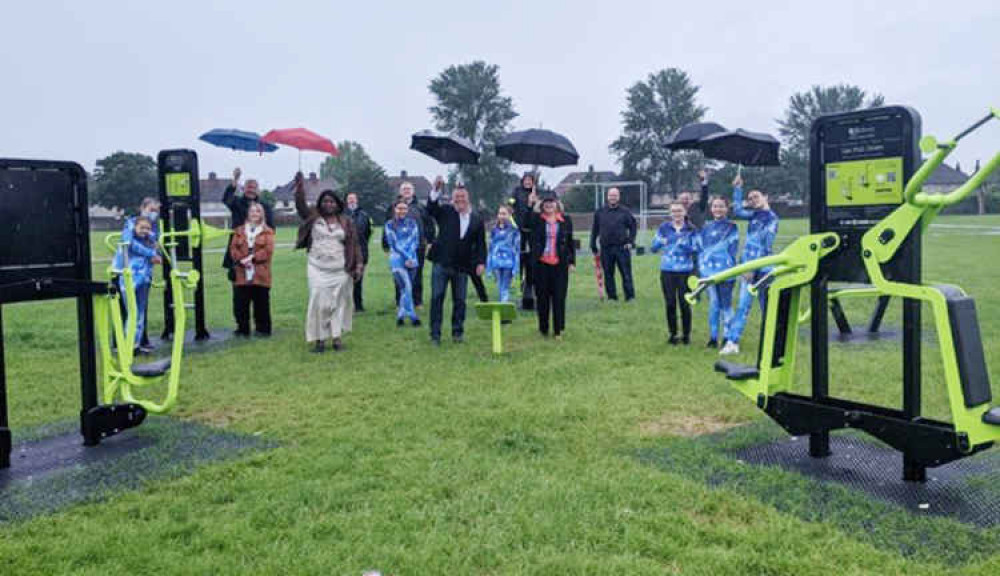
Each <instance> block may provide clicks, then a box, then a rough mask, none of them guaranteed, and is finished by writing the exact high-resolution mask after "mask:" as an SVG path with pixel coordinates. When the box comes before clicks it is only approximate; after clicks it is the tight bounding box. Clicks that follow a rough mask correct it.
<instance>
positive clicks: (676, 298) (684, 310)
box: [660, 270, 691, 337]
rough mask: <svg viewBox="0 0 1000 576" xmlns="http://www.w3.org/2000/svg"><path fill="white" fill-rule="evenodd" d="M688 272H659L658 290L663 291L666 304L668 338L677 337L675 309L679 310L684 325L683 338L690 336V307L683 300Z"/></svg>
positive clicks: (686, 290) (686, 291) (686, 288)
mask: <svg viewBox="0 0 1000 576" xmlns="http://www.w3.org/2000/svg"><path fill="white" fill-rule="evenodd" d="M690 275H691V273H690V272H664V271H662V270H661V271H660V289H662V290H663V300H664V301H665V302H666V304H667V329H668V330H669V331H670V336H677V308H678V307H680V309H681V322H682V323H683V325H684V336H685V337H689V336H691V305H690V304H688V303H687V300H685V299H684V295H685V294H687V293H688V286H687V279H688V276H690Z"/></svg>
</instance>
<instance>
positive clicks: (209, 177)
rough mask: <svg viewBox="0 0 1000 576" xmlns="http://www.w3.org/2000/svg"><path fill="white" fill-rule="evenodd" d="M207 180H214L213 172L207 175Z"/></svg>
mask: <svg viewBox="0 0 1000 576" xmlns="http://www.w3.org/2000/svg"><path fill="white" fill-rule="evenodd" d="M208 179H209V180H215V172H209V173H208Z"/></svg>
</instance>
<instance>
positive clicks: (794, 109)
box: [91, 61, 1000, 214]
mask: <svg viewBox="0 0 1000 576" xmlns="http://www.w3.org/2000/svg"><path fill="white" fill-rule="evenodd" d="M428 90H429V91H430V93H431V95H432V96H433V98H434V104H433V105H432V106H430V108H429V109H428V112H429V114H430V118H431V121H432V123H433V125H434V127H435V128H436V129H438V130H441V131H445V132H454V133H456V134H458V135H460V136H463V137H465V138H468V139H469V140H471V141H473V142H475V143H476V144H477V145H479V146H480V148H481V149H482V155H481V156H480V161H479V164H478V165H476V166H458V167H455V168H452V170H451V171H450V173H449V180H450V181H451V182H452V183H454V182H455V181H457V180H459V179H461V180H462V181H464V182H465V183H466V184H467V185H468V186H469V187H470V188H471V189H472V190H475V191H476V196H477V198H478V200H479V202H480V203H481V204H482V205H483V206H496V205H498V204H499V203H501V202H502V201H503V200H504V198H505V197H506V195H507V194H508V192H509V190H510V189H511V187H512V186H513V185H514V183H515V182H517V181H518V179H519V176H520V175H519V174H517V173H516V172H514V170H513V166H512V165H511V163H510V162H509V161H507V160H505V159H503V158H500V157H498V156H496V154H495V153H494V151H493V146H492V145H493V143H495V142H496V141H498V140H499V139H500V138H501V137H502V136H503V135H504V134H506V133H507V132H509V131H511V129H512V127H513V121H514V120H515V119H516V118H517V117H518V113H517V111H516V109H515V107H514V100H513V98H511V97H510V96H507V95H505V94H504V92H503V90H502V87H501V84H500V72H499V67H497V66H496V65H492V64H487V63H486V62H483V61H475V62H471V63H468V64H460V65H453V66H449V67H448V68H446V69H445V70H443V71H442V72H441V73H440V74H438V75H437V76H436V77H434V78H433V79H432V80H431V81H430V83H429V84H428ZM700 90H701V87H700V86H698V85H697V84H695V82H694V81H693V80H692V78H691V77H690V75H688V74H687V72H685V71H683V70H681V69H679V68H666V69H663V70H659V71H657V72H653V73H650V74H649V75H648V76H647V77H646V78H644V79H642V80H639V81H637V82H635V83H634V84H632V85H631V86H630V87H629V88H628V89H627V90H626V99H625V107H624V109H623V110H622V112H621V123H622V131H621V134H620V135H619V136H618V138H616V139H615V140H614V141H613V142H611V143H610V145H609V148H608V149H609V151H610V152H611V153H612V155H613V156H614V157H615V159H616V161H617V163H618V168H619V171H620V176H621V178H622V179H626V180H642V181H644V182H646V183H647V184H648V186H649V191H650V193H653V194H668V195H675V194H677V193H678V192H680V191H682V190H684V189H688V188H690V187H691V184H692V182H693V181H694V179H695V175H696V173H697V171H698V170H699V169H700V168H701V167H702V166H703V164H704V163H705V160H704V159H703V158H702V157H701V154H700V153H698V152H691V151H679V152H671V151H670V150H668V149H667V148H666V146H665V145H666V143H667V142H668V141H669V139H670V137H671V135H672V134H673V133H674V132H676V131H677V130H678V129H680V128H681V127H682V126H684V125H686V124H690V123H692V122H700V121H704V120H706V119H707V114H708V112H709V110H708V108H707V107H705V106H704V105H702V104H701V103H700V102H699V98H698V94H699V92H700ZM884 101H885V98H884V97H883V96H882V95H881V94H878V93H874V92H868V91H866V90H864V89H862V88H861V87H859V86H854V85H850V84H839V85H833V86H812V87H810V88H809V89H807V90H804V91H802V92H797V93H795V94H792V95H791V96H790V97H789V100H788V104H787V107H786V109H785V111H784V114H783V115H782V116H781V117H780V118H777V119H776V120H775V125H774V126H773V128H774V129H776V132H777V135H778V136H779V139H780V140H781V141H782V147H781V166H777V167H769V168H753V167H749V168H744V169H743V174H744V178H745V179H746V180H748V181H750V182H753V183H754V185H755V186H758V187H761V188H764V189H766V190H768V192H769V193H770V194H771V195H774V196H778V197H781V196H787V197H790V198H796V199H802V200H805V199H806V197H807V196H808V192H809V173H808V172H809V129H810V126H811V125H812V122H813V120H815V119H816V118H817V117H819V116H821V115H824V114H833V113H838V112H847V111H851V110H857V109H860V108H869V107H877V106H881V105H883V104H884ZM748 128H749V129H751V130H752V129H756V130H759V131H768V127H766V126H754V127H748ZM337 147H338V148H339V150H340V156H338V157H328V158H326V159H325V160H324V161H323V163H322V164H321V165H320V169H319V172H320V175H321V177H323V178H333V179H334V180H336V181H337V182H338V184H339V185H340V189H341V190H346V191H354V192H357V193H358V194H359V195H360V197H361V199H362V200H361V201H362V207H364V208H366V209H367V210H368V211H369V212H370V213H378V214H381V212H382V210H384V209H385V208H386V207H387V206H388V205H389V204H390V203H391V202H392V200H393V198H394V197H395V194H396V191H395V190H391V189H390V187H389V177H388V175H387V173H386V170H385V169H384V168H383V167H382V166H381V165H379V163H378V162H377V161H376V160H375V159H373V158H372V157H371V156H370V155H369V154H368V153H367V152H366V151H365V149H364V147H363V146H362V144H361V143H359V142H356V141H350V140H346V141H343V142H339V143H338V144H337ZM734 170H735V167H733V166H720V172H721V174H720V175H721V176H722V177H720V178H716V179H714V180H713V186H715V187H717V188H718V189H717V190H716V189H713V192H722V191H723V188H724V187H725V180H726V178H727V177H729V176H730V175H731V173H733V172H734ZM92 183H93V188H94V191H93V193H92V194H91V199H92V200H91V201H92V203H93V204H97V205H101V206H105V207H108V208H123V209H125V210H129V209H131V208H132V207H134V206H137V205H138V203H139V201H140V200H141V199H142V198H143V197H144V196H150V195H156V163H155V161H154V160H153V158H152V157H150V156H147V155H144V154H139V153H128V152H116V153H114V154H111V155H110V156H108V157H106V158H102V159H101V160H98V161H97V166H96V169H95V171H94V173H93V176H92ZM588 192H589V193H590V194H592V191H588ZM985 193H986V194H985V197H986V199H985V201H981V205H983V206H985V207H988V206H991V205H996V204H998V203H1000V180H998V179H994V180H993V181H992V182H991V183H990V184H989V185H988V190H986V191H985ZM265 197H266V195H265Z"/></svg>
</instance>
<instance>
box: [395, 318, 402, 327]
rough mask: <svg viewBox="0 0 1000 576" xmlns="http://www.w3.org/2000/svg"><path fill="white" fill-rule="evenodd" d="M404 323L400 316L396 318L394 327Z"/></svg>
mask: <svg viewBox="0 0 1000 576" xmlns="http://www.w3.org/2000/svg"><path fill="white" fill-rule="evenodd" d="M403 325H404V322H403V319H402V318H396V328H402V327H403Z"/></svg>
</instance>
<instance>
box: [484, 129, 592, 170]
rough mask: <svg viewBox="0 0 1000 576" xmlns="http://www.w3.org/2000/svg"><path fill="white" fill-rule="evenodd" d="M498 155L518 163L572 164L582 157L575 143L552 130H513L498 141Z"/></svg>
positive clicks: (543, 164)
mask: <svg viewBox="0 0 1000 576" xmlns="http://www.w3.org/2000/svg"><path fill="white" fill-rule="evenodd" d="M496 148H497V156H500V157H501V158H506V159H508V160H510V161H512V162H516V163H517V164H532V165H536V166H548V167H550V168H555V167H556V166H572V165H575V164H576V163H577V161H578V160H579V159H580V155H579V154H578V153H577V151H576V148H574V147H573V143H572V142H570V141H569V139H567V138H566V137H565V136H563V135H561V134H556V133H555V132H552V131H551V130H541V129H532V130H522V131H520V132H511V133H510V134H508V135H506V136H504V137H503V139H501V140H500V142H498V143H497V147H496Z"/></svg>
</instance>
